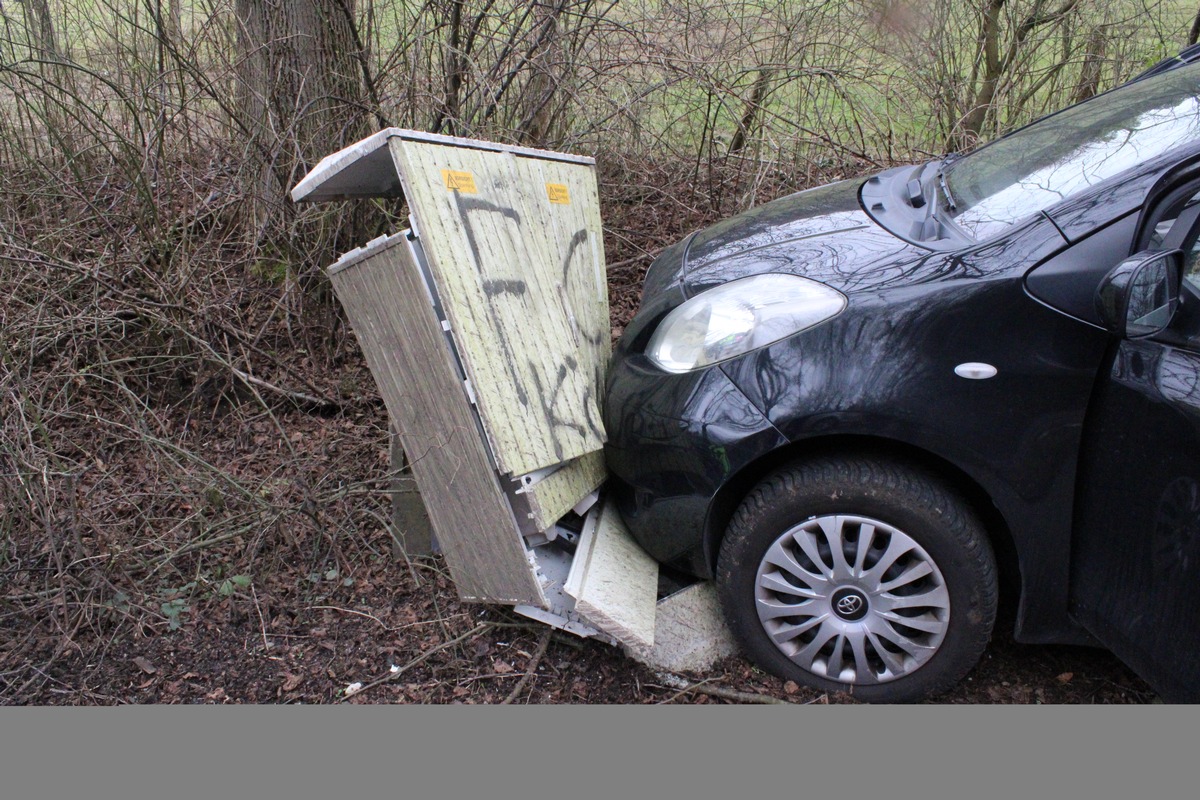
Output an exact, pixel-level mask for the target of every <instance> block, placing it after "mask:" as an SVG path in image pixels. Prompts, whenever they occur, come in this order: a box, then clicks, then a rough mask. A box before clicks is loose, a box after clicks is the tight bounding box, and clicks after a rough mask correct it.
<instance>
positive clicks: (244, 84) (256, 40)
mask: <svg viewBox="0 0 1200 800" xmlns="http://www.w3.org/2000/svg"><path fill="white" fill-rule="evenodd" d="M236 13H237V18H238V24H239V28H238V49H239V51H240V53H239V55H240V62H239V75H238V77H239V97H238V108H239V110H240V113H241V114H242V116H243V120H244V123H245V128H246V130H248V131H250V132H251V138H252V140H253V141H252V142H251V145H252V153H253V155H254V156H255V157H256V158H257V159H258V162H259V163H258V166H259V167H260V176H259V178H260V185H259V187H258V188H259V189H260V190H261V191H262V192H263V197H264V198H265V199H266V200H267V201H268V202H270V201H272V200H277V199H279V198H281V197H282V195H283V192H285V191H286V190H287V189H289V188H290V187H291V186H292V185H293V184H295V182H296V181H297V180H299V179H300V178H301V177H303V175H304V174H305V173H306V172H307V171H308V169H309V168H311V167H312V166H313V164H315V163H316V161H317V160H319V159H320V158H321V157H323V156H325V155H327V154H328V153H331V152H333V151H334V150H338V149H340V148H342V147H344V146H345V145H347V144H350V143H352V142H354V141H356V140H357V139H359V138H362V136H363V135H365V132H366V124H365V123H366V122H367V119H368V116H369V114H368V110H367V107H366V105H365V103H364V98H365V96H366V94H367V93H366V92H365V91H364V71H363V65H364V64H365V63H366V62H365V59H363V58H362V53H361V47H360V46H359V43H358V42H359V40H358V32H357V30H356V28H355V26H354V2H353V0H237V4H236Z"/></svg>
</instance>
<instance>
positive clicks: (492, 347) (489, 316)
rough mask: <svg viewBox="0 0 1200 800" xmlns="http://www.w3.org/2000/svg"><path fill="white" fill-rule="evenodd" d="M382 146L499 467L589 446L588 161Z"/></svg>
mask: <svg viewBox="0 0 1200 800" xmlns="http://www.w3.org/2000/svg"><path fill="white" fill-rule="evenodd" d="M389 144H390V147H391V151H392V155H393V157H394V158H395V160H396V164H397V167H398V172H399V174H400V176H401V179H402V182H403V186H404V193H405V196H406V197H407V198H408V202H409V207H410V210H411V211H412V214H413V217H414V218H415V220H416V224H417V229H418V230H419V231H420V235H421V241H422V245H423V247H424V251H425V254H426V256H427V257H428V259H429V264H430V268H431V271H432V272H433V275H434V279H435V283H436V285H437V287H438V291H439V293H440V297H441V301H442V304H443V307H444V309H445V312H446V316H447V318H448V320H449V323H450V326H451V334H452V336H453V337H454V341H455V344H456V346H457V348H458V351H459V356H460V358H461V359H462V362H463V366H464V369H465V370H466V373H467V377H468V378H469V379H470V381H471V385H472V387H473V389H474V392H475V395H476V398H477V404H478V408H479V412H480V417H481V420H482V423H483V427H484V430H485V432H486V435H487V438H488V442H489V444H490V445H491V449H492V453H493V454H494V456H495V459H496V466H497V468H498V469H499V470H500V472H502V473H504V474H508V475H513V476H519V475H523V474H525V473H529V472H534V471H536V470H538V469H542V468H545V467H549V466H552V465H555V464H560V463H563V462H565V461H569V460H571V459H574V458H578V457H579V456H582V455H584V454H586V453H590V452H594V451H597V450H599V449H600V447H601V446H602V444H603V442H604V438H605V436H604V431H603V427H602V423H601V418H600V405H599V402H600V391H601V386H602V381H603V376H604V370H605V367H606V364H607V359H608V342H609V338H608V301H607V291H606V290H605V289H604V286H603V277H604V252H603V243H602V241H601V230H600V222H599V212H598V210H597V201H596V197H595V175H594V171H593V168H592V167H591V166H590V165H587V164H582V163H573V162H570V161H551V160H545V159H533V158H529V157H527V156H524V155H518V154H517V153H515V152H510V151H507V150H504V151H492V150H485V149H471V148H463V147H457V146H456V147H451V146H447V145H445V144H442V143H440V142H439V143H434V142H429V141H416V140H412V139H406V138H401V137H393V138H392V139H390V140H389Z"/></svg>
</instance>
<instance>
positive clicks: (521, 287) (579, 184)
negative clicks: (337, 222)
mask: <svg viewBox="0 0 1200 800" xmlns="http://www.w3.org/2000/svg"><path fill="white" fill-rule="evenodd" d="M401 196H402V197H404V198H406V199H407V201H408V207H409V210H410V228H409V229H408V230H405V231H402V232H400V233H397V234H395V235H391V236H385V237H381V238H379V239H376V240H374V241H372V242H369V243H368V244H366V245H365V246H363V247H361V248H359V249H357V250H353V251H351V252H349V253H346V254H345V255H344V256H343V257H342V258H341V259H339V260H338V261H337V262H336V263H335V264H333V265H332V266H331V267H329V276H330V280H331V282H332V284H333V288H334V291H335V293H336V294H337V297H338V299H339V301H340V302H341V303H342V305H343V306H344V308H345V310H346V313H347V316H348V318H349V320H350V323H351V325H352V326H353V328H354V331H355V334H356V336H357V337H358V340H359V342H360V344H361V346H362V348H363V351H364V353H365V355H366V359H367V363H368V365H369V367H370V369H371V372H372V374H373V375H374V377H375V380H376V383H377V384H378V385H379V389H380V392H381V394H382V395H383V399H384V401H385V403H386V404H387V408H388V413H389V415H390V416H391V419H392V423H393V425H394V426H395V428H396V430H397V433H398V436H399V439H400V442H401V444H402V446H403V449H404V452H405V454H406V456H407V459H408V462H409V464H410V465H411V469H412V473H413V476H414V478H415V480H416V483H417V486H418V488H419V490H420V495H421V497H422V499H423V501H424V505H425V509H426V511H427V513H428V517H429V520H430V523H431V525H432V527H433V531H434V534H435V535H436V538H437V542H438V544H439V546H440V548H441V550H442V552H443V553H444V554H445V558H446V562H447V565H448V567H449V569H450V572H451V575H452V577H453V578H454V581H455V583H456V584H457V586H458V591H459V594H460V595H461V596H462V597H463V599H466V600H477V601H486V602H493V603H505V604H509V605H513V606H515V607H516V609H517V610H518V611H520V612H521V613H524V614H526V615H527V616H530V617H533V618H535V619H538V620H541V621H543V622H546V623H548V624H551V625H554V626H556V627H559V628H563V629H566V630H569V631H571V632H573V633H577V634H579V635H583V636H600V637H602V638H606V639H609V640H611V641H616V642H620V643H622V644H624V645H626V646H627V647H628V648H630V649H631V650H633V651H634V652H637V653H643V654H644V653H648V652H650V650H651V648H652V647H653V644H654V636H655V630H654V628H655V611H656V608H655V604H656V598H657V573H658V567H657V564H656V563H655V562H654V561H653V560H652V559H651V558H650V557H649V556H648V555H646V553H645V552H644V551H643V550H642V549H641V548H640V547H638V545H637V544H636V543H634V541H633V540H632V538H631V537H630V536H629V534H628V532H627V531H626V530H625V528H624V526H623V524H622V522H621V520H620V517H619V515H618V514H616V513H615V511H614V510H612V509H610V508H607V507H605V505H604V504H603V503H602V502H597V496H598V490H599V489H600V487H601V484H602V483H603V481H604V479H605V469H604V461H603V456H602V453H601V448H602V446H603V443H604V440H605V434H604V429H603V423H602V421H601V414H600V403H601V401H602V396H603V395H602V389H603V381H604V375H605V370H606V367H607V364H608V359H609V352H610V344H609V343H610V336H609V316H608V293H607V282H606V276H605V269H604V264H605V262H604V243H603V240H602V235H601V234H602V231H601V223H600V212H599V203H598V199H597V187H596V177H595V168H594V162H593V160H592V159H590V158H584V157H580V156H573V155H567V154H563V153H555V152H548V151H543V150H532V149H528V148H521V147H513V146H508V145H500V144H493V143H489V142H481V141H476V140H468V139H458V138H452V137H448V136H438V135H433V134H427V133H421V132H417V131H409V130H401V129H396V128H389V129H387V130H384V131H381V132H379V133H377V134H375V135H373V136H371V137H369V138H367V139H364V140H363V141H361V142H359V143H357V144H355V145H352V146H351V147H349V148H346V149H345V150H342V151H340V152H338V153H334V154H333V155H331V156H329V157H327V158H325V159H324V160H323V161H321V163H320V164H318V165H317V166H316V167H315V168H314V169H313V170H312V172H310V173H309V174H308V175H307V176H306V177H305V178H304V180H303V181H301V182H300V183H299V184H297V185H296V187H295V188H294V189H293V190H292V198H293V200H295V201H297V202H300V201H314V202H319V201H330V200H338V199H348V198H363V197H401Z"/></svg>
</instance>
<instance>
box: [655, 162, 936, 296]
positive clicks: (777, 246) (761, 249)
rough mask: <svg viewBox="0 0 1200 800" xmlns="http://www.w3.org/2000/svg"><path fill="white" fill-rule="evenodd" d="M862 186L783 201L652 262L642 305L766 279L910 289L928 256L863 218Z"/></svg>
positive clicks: (833, 187) (850, 184) (844, 184)
mask: <svg viewBox="0 0 1200 800" xmlns="http://www.w3.org/2000/svg"><path fill="white" fill-rule="evenodd" d="M861 183H862V182H861V181H841V182H839V183H834V184H829V185H827V186H821V187H818V188H815V189H810V190H808V191H804V192H799V193H798V194H793V195H789V196H787V197H782V198H780V199H778V200H774V201H772V202H770V203H766V204H764V205H761V206H759V207H757V208H755V209H753V210H751V211H748V212H746V213H745V214H740V215H738V216H736V217H732V218H730V219H727V220H723V221H721V222H718V223H717V224H715V225H713V226H712V227H709V228H706V229H704V230H701V231H698V232H697V233H695V234H693V235H692V236H691V237H689V238H688V239H686V240H684V241H683V242H681V243H680V244H678V245H676V246H675V247H672V248H670V249H669V250H667V251H665V252H664V253H663V254H662V256H660V257H659V259H658V260H657V261H656V262H655V263H654V265H653V266H652V267H651V269H650V271H649V273H648V274H647V276H646V283H645V290H644V295H643V296H644V298H646V299H649V298H651V297H652V296H653V295H655V294H657V293H659V292H660V291H662V290H664V289H667V288H669V287H672V286H674V285H679V286H680V288H682V290H683V292H684V294H685V295H687V296H692V295H694V294H696V293H698V292H700V291H703V290H704V289H708V288H711V287H712V286H715V285H718V284H722V283H727V282H728V281H731V280H735V279H737V278H744V277H747V276H750V275H757V274H761V273H767V272H779V273H789V274H792V275H802V276H804V277H806V278H811V279H813V280H817V281H820V282H822V283H824V284H827V285H829V286H832V287H833V288H835V289H838V290H839V291H842V292H851V291H862V290H864V289H871V288H882V287H883V286H887V285H893V284H896V283H897V282H901V283H903V282H905V281H904V278H905V275H906V269H905V267H906V266H907V265H910V264H911V263H912V262H913V261H915V260H917V259H920V258H922V257H926V256H929V255H930V253H929V251H928V250H926V249H923V248H919V247H915V246H913V245H911V244H909V243H908V242H905V241H903V240H901V239H899V238H897V237H895V236H893V235H892V234H890V233H888V232H887V231H886V230H885V229H884V228H882V227H880V226H879V225H877V224H876V223H875V222H873V221H872V220H871V218H870V217H869V216H868V215H867V214H866V213H864V212H863V210H862V209H861V207H860V206H859V202H858V187H859V185H861Z"/></svg>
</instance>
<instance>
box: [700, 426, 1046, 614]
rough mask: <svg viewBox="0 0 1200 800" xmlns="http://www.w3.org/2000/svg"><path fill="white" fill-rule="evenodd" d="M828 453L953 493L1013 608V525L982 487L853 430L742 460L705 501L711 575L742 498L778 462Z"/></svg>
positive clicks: (908, 447) (904, 446)
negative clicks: (892, 466) (880, 464)
mask: <svg viewBox="0 0 1200 800" xmlns="http://www.w3.org/2000/svg"><path fill="white" fill-rule="evenodd" d="M831 455H838V456H856V457H867V458H879V459H883V460H886V461H889V462H892V463H896V464H899V465H903V466H907V467H913V468H917V469H920V470H923V471H925V472H928V473H930V474H932V475H933V476H934V477H935V478H937V479H938V480H940V481H941V482H942V483H943V484H945V485H946V486H947V487H948V488H949V489H951V490H952V491H954V492H955V493H957V494H958V495H959V496H960V497H961V498H962V499H963V500H964V501H966V503H967V504H968V505H969V506H970V507H971V509H972V510H973V511H974V512H975V513H976V514H977V515H978V516H979V519H980V520H981V521H982V522H983V524H984V526H985V528H986V530H987V534H988V539H989V541H990V543H991V545H992V549H993V551H994V552H995V556H996V567H997V570H998V572H999V578H1000V603H1001V607H1002V608H1004V607H1008V608H1014V607H1015V605H1016V602H1017V599H1018V597H1019V596H1020V594H1021V592H1022V591H1023V588H1024V585H1023V581H1022V577H1021V569H1020V564H1019V562H1018V558H1017V549H1016V543H1015V539H1014V537H1013V534H1012V530H1011V528H1010V526H1009V524H1008V521H1007V520H1006V519H1005V517H1004V515H1003V513H1002V512H1001V511H1000V509H998V508H997V507H996V506H995V504H994V503H993V502H992V500H991V497H990V495H989V494H988V493H987V491H986V490H985V489H984V488H983V486H982V485H981V484H980V483H979V482H978V481H976V480H975V479H974V478H972V477H971V476H970V475H969V474H968V473H966V472H965V471H963V470H962V469H961V468H959V467H958V466H956V465H955V464H954V463H953V462H951V461H949V460H947V459H945V458H943V457H942V456H939V455H937V454H936V453H933V452H930V451H928V450H925V449H923V448H920V447H917V446H915V445H912V444H909V443H907V442H902V441H899V440H895V439H887V438H883V437H875V436H863V435H854V434H835V435H826V436H818V437H814V438H809V439H802V440H800V441H795V442H790V443H788V444H787V445H784V446H782V447H779V448H777V449H776V450H773V451H772V452H770V453H769V454H767V455H766V456H763V457H762V458H760V459H758V460H756V461H754V462H751V463H750V464H747V465H746V466H745V467H743V468H742V469H741V470H740V471H738V472H737V473H735V474H734V475H733V476H732V477H730V479H729V480H727V481H726V482H725V484H724V485H722V487H721V489H720V490H719V491H718V492H717V494H716V495H715V496H714V498H713V500H712V502H711V503H710V504H709V509H708V515H707V517H706V519H705V525H704V561H705V566H706V568H707V571H708V574H710V575H712V574H715V568H716V562H717V553H718V551H719V550H720V548H721V541H722V539H723V538H724V536H725V532H726V529H727V528H728V527H729V522H730V520H732V518H733V515H734V512H735V511H737V508H738V506H739V505H741V503H742V500H744V499H745V498H746V496H747V495H749V494H750V492H751V491H753V489H754V487H755V486H757V485H758V484H759V483H760V482H761V481H763V480H764V479H765V478H766V477H767V476H768V475H770V474H771V473H773V472H775V471H776V470H779V469H781V468H783V467H786V466H790V465H795V464H797V463H800V462H803V461H807V460H817V459H821V458H824V457H827V456H831Z"/></svg>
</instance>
